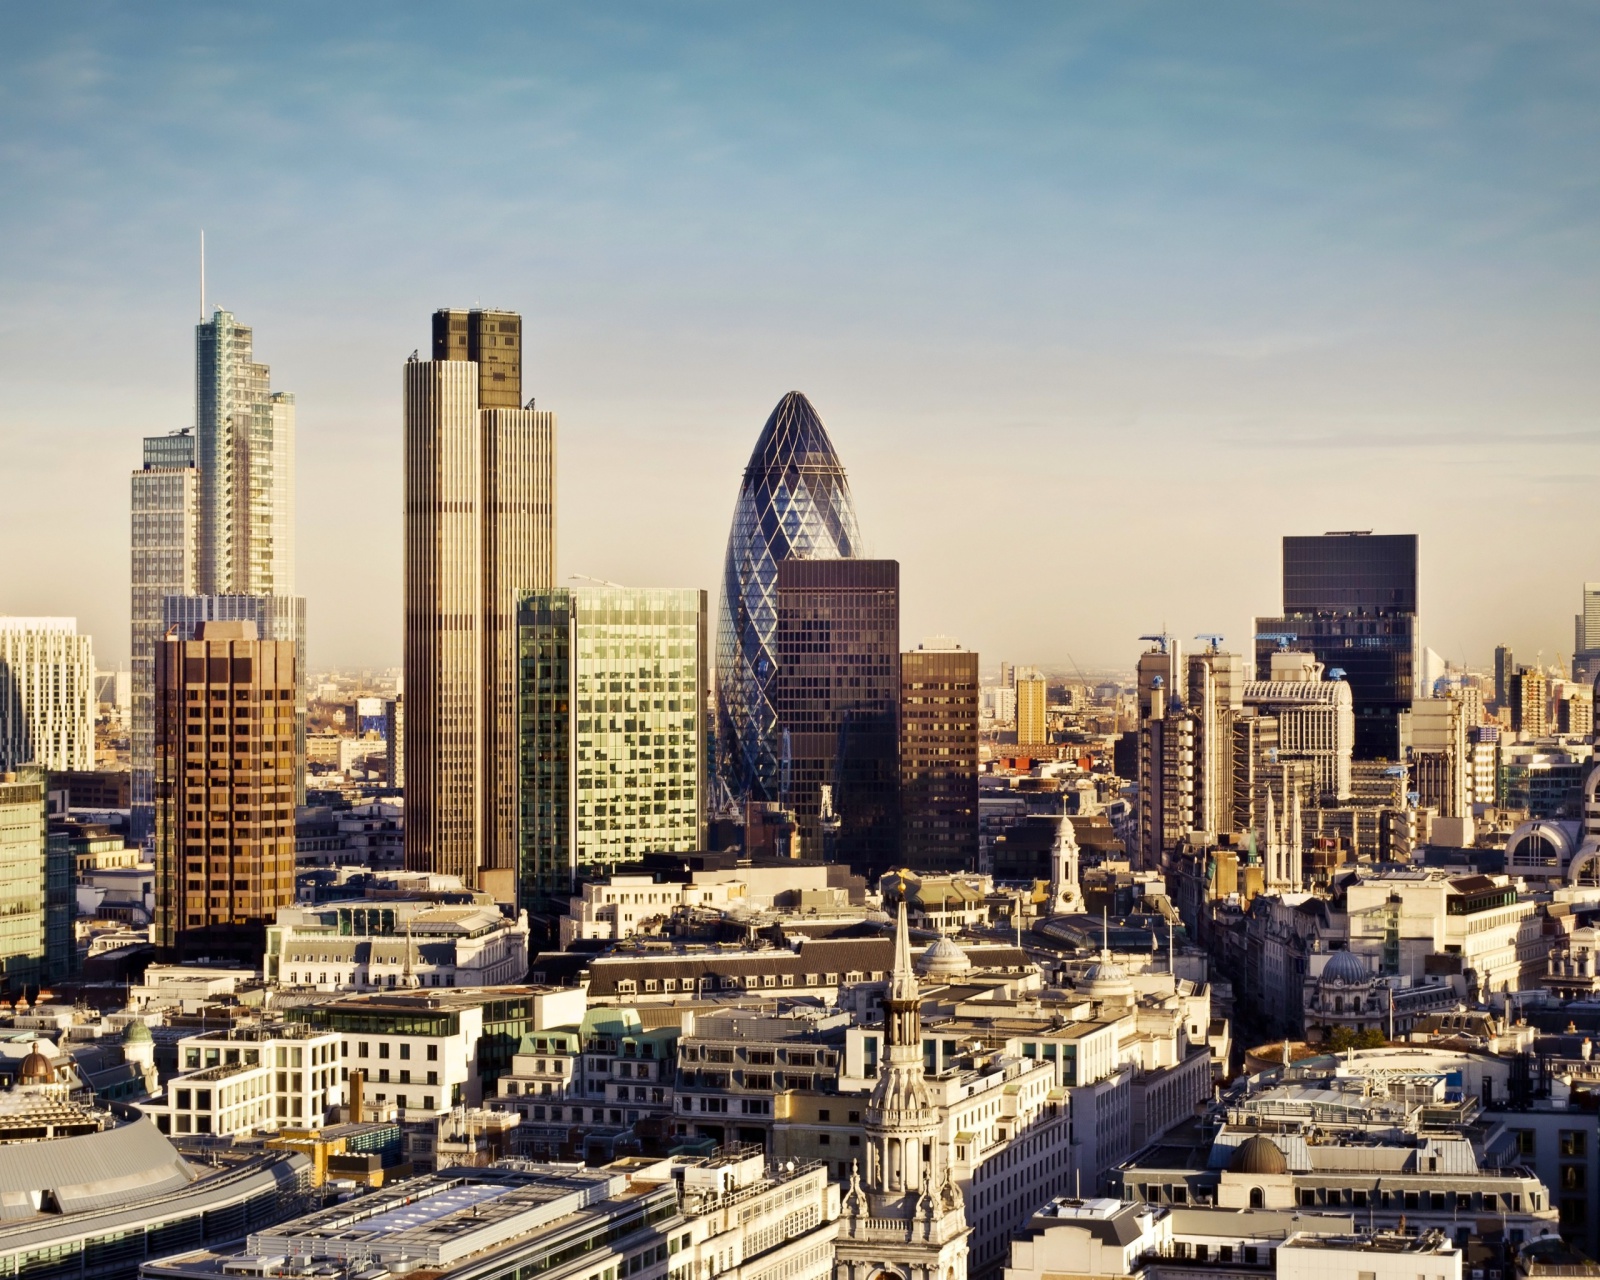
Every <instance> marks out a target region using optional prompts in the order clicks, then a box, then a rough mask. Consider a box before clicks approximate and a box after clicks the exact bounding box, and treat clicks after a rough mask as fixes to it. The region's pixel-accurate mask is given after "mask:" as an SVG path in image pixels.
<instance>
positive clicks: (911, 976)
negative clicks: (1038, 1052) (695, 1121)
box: [833, 885, 971, 1280]
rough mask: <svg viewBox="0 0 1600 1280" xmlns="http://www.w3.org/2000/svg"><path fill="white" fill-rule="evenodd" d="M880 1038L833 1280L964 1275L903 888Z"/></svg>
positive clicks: (955, 1197)
mask: <svg viewBox="0 0 1600 1280" xmlns="http://www.w3.org/2000/svg"><path fill="white" fill-rule="evenodd" d="M903 888H904V886H903V885H902V889H903ZM883 1039H884V1060H883V1065H882V1067H881V1069H880V1071H879V1075H878V1082H877V1084H876V1085H874V1086H873V1090H872V1096H871V1097H870V1098H869V1099H868V1101H867V1115H866V1124H865V1126H864V1129H865V1133H866V1153H867V1169H866V1176H865V1178H862V1176H861V1172H860V1170H859V1169H858V1168H856V1167H854V1166H852V1168H851V1173H850V1182H849V1186H848V1188H847V1190H846V1192H845V1196H844V1200H843V1203H842V1206H841V1208H842V1212H841V1215H840V1219H839V1235H838V1238H837V1240H836V1241H835V1242H834V1250H835V1251H834V1266H833V1275H834V1280H870V1278H871V1277H876V1276H881V1275H884V1274H888V1275H895V1276H901V1277H905V1278H906V1280H966V1277H967V1237H968V1236H969V1235H970V1234H971V1229H970V1228H969V1227H968V1226H967V1215H966V1208H965V1204H964V1201H963V1198H962V1195H961V1191H960V1188H958V1187H957V1186H956V1184H955V1178H954V1176H953V1175H952V1173H951V1170H950V1165H949V1162H948V1158H947V1153H945V1152H944V1151H942V1150H941V1145H940V1140H939V1113H938V1111H937V1110H936V1109H935V1108H934V1107H933V1105H932V1103H931V1101H930V1100H929V1097H928V1088H927V1085H926V1084H925V1083H924V1082H923V1065H922V997H921V994H920V993H919V992H918V989H917V977H916V972H915V970H913V968H912V967H911V944H910V933H909V930H908V928H907V926H906V901H905V895H904V893H902V894H901V897H900V908H899V918H898V919H897V921H896V923H895V934H894V971H893V973H892V974H891V975H890V977H889V990H888V991H887V993H886V994H885V996H884V1001H883ZM941 1166H942V1168H941Z"/></svg>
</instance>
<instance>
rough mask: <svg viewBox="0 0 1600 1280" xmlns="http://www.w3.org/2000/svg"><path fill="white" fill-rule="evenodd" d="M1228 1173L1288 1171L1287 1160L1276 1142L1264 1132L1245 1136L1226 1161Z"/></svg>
mask: <svg viewBox="0 0 1600 1280" xmlns="http://www.w3.org/2000/svg"><path fill="white" fill-rule="evenodd" d="M1228 1170H1229V1172H1230V1173H1288V1172H1289V1162H1288V1161H1287V1160H1285V1159H1284V1158H1283V1152H1281V1151H1280V1150H1278V1145H1277V1143H1275V1142H1273V1140H1272V1139H1271V1138H1268V1137H1266V1136H1265V1135H1264V1134H1259V1133H1258V1134H1256V1135H1255V1136H1254V1137H1252V1138H1246V1139H1245V1140H1244V1141H1243V1142H1241V1143H1240V1144H1239V1147H1238V1149H1237V1150H1236V1151H1235V1152H1234V1153H1233V1158H1232V1159H1231V1160H1229V1161H1228Z"/></svg>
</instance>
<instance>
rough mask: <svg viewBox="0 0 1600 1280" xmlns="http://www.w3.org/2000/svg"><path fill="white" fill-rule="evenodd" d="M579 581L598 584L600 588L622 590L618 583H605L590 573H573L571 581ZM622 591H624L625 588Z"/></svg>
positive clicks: (602, 579)
mask: <svg viewBox="0 0 1600 1280" xmlns="http://www.w3.org/2000/svg"><path fill="white" fill-rule="evenodd" d="M580 580H581V581H583V582H598V583H599V584H600V585H601V586H602V587H618V588H622V584H621V583H620V582H607V581H606V580H605V579H604V578H597V577H595V576H594V575H593V574H591V573H575V574H573V575H572V581H574V582H577V581H580ZM623 589H624V590H625V589H626V588H623Z"/></svg>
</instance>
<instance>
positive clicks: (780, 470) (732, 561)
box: [717, 391, 861, 800]
mask: <svg viewBox="0 0 1600 1280" xmlns="http://www.w3.org/2000/svg"><path fill="white" fill-rule="evenodd" d="M860 548H861V533H860V530H859V529H857V527H856V513H855V507H854V505H853V504H852V502H851V500H850V485H849V482H848V481H847V480H846V479H845V474H844V467H843V465H842V464H841V463H840V462H839V456H838V455H837V454H836V453H835V452H834V451H833V442H832V441H831V440H829V439H828V432H827V429H826V428H825V427H824V426H823V425H822V419H821V418H820V417H818V416H817V411H816V410H815V409H814V408H813V407H812V406H811V402H810V401H809V400H807V399H806V398H805V396H803V395H801V394H800V393H799V392H798V391H791V392H789V394H788V395H786V396H784V397H783V399H782V400H780V401H779V402H778V406H777V408H775V409H774V410H773V411H772V416H771V417H769V418H768V419H767V424H766V426H765V427H763V428H762V430H761V436H760V438H759V439H757V441H756V447H755V449H754V450H753V451H752V452H751V454H750V461H749V464H748V465H747V466H746V467H745V470H744V481H743V483H742V484H741V485H740V487H739V497H738V501H737V502H736V503H735V504H734V510H733V528H732V529H731V530H730V532H729V534H728V553H727V559H726V561H725V562H724V566H723V572H722V604H721V610H720V615H719V618H718V623H717V739H718V743H717V749H718V753H719V767H720V769H721V773H722V777H723V780H724V781H725V782H726V783H727V785H728V787H729V789H730V790H731V791H732V793H733V795H734V796H736V797H739V798H744V797H750V798H753V799H757V800H776V799H778V781H779V780H778V757H779V749H778V715H777V706H776V698H777V677H778V663H777V652H776V649H775V648H774V638H775V635H776V631H777V625H778V602H777V590H778V564H779V563H780V562H781V561H783V560H787V559H796V560H850V559H854V558H855V556H856V555H858V554H859V552H860Z"/></svg>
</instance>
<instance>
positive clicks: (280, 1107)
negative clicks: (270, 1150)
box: [143, 1023, 345, 1137]
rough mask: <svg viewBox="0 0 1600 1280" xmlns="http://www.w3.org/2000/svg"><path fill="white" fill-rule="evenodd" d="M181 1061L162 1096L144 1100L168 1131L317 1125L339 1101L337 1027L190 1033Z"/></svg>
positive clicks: (228, 1133) (341, 1087)
mask: <svg viewBox="0 0 1600 1280" xmlns="http://www.w3.org/2000/svg"><path fill="white" fill-rule="evenodd" d="M178 1065H179V1074H177V1075H175V1076H173V1077H172V1078H171V1079H170V1080H168V1081H167V1091H166V1095H165V1097H162V1098H158V1099H156V1100H155V1101H154V1102H151V1103H148V1104H146V1105H145V1106H144V1107H143V1110H144V1111H146V1112H147V1113H148V1114H150V1115H151V1116H153V1117H154V1118H155V1122H156V1127H157V1128H159V1129H160V1130H161V1132H162V1133H165V1134H170V1135H172V1136H178V1135H183V1134H211V1135H214V1136H222V1137H227V1136H231V1135H235V1134H245V1133H257V1132H261V1131H270V1130H275V1129H284V1128H306V1127H308V1126H319V1125H321V1124H323V1123H325V1122H326V1120H327V1119H328V1117H329V1116H330V1115H331V1114H334V1113H336V1112H337V1109H338V1108H339V1106H340V1105H341V1104H342V1103H343V1101H344V1087H345V1086H344V1082H343V1070H342V1066H341V1056H340V1040H339V1036H338V1034H337V1033H335V1032H328V1031H318V1030H314V1029H312V1028H311V1027H308V1026H306V1025H304V1024H298V1023H278V1024H273V1025H265V1026H263V1025H251V1026H241V1027H233V1028H230V1029H228V1030H226V1031H206V1032H202V1033H200V1034H199V1035H193V1036H187V1037H185V1038H184V1039H183V1040H180V1041H179V1042H178Z"/></svg>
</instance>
